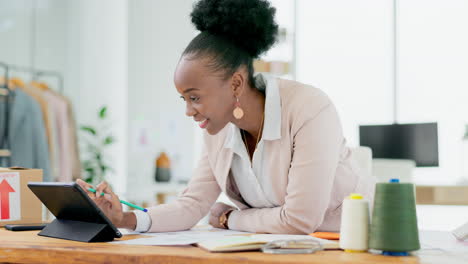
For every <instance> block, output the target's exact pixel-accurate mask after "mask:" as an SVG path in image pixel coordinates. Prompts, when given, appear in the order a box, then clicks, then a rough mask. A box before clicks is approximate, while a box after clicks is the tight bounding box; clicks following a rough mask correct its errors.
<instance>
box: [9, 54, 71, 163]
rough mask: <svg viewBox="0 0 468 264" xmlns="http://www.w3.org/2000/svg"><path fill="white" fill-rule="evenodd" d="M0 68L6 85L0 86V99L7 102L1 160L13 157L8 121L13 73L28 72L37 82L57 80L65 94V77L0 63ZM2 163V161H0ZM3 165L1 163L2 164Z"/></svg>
mask: <svg viewBox="0 0 468 264" xmlns="http://www.w3.org/2000/svg"><path fill="white" fill-rule="evenodd" d="M0 68H3V70H4V76H5V83H4V84H3V85H1V86H0V99H1V100H4V102H5V111H4V112H5V113H4V114H5V129H4V131H0V133H2V134H0V158H9V157H11V151H10V148H9V146H8V130H9V129H8V121H9V117H10V116H9V113H8V112H9V111H8V109H9V103H10V102H11V97H10V89H9V88H8V83H9V77H10V74H11V71H18V72H26V73H31V74H32V80H34V81H36V80H37V79H38V78H39V77H41V76H51V77H55V78H57V82H58V90H59V92H60V93H63V76H62V74H61V73H59V72H54V71H42V70H36V69H34V68H30V67H23V66H17V65H12V64H7V63H4V62H1V61H0ZM0 161H1V160H0ZM0 165H1V163H0Z"/></svg>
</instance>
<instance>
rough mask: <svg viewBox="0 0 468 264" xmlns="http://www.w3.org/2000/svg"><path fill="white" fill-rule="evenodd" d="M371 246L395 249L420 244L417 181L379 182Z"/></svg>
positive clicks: (380, 248)
mask: <svg viewBox="0 0 468 264" xmlns="http://www.w3.org/2000/svg"><path fill="white" fill-rule="evenodd" d="M369 248H372V249H378V250H383V251H392V252H407V251H413V250H418V249H419V248H420V245H419V235H418V222H417V218H416V203H415V198H414V185H413V184H410V183H398V182H394V183H378V184H377V186H376V188H375V197H374V210H373V214H372V222H371V226H370V237H369Z"/></svg>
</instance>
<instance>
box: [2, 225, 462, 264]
mask: <svg viewBox="0 0 468 264" xmlns="http://www.w3.org/2000/svg"><path fill="white" fill-rule="evenodd" d="M466 255H467V254H465V255H464V256H463V255H455V254H453V255H447V254H445V253H441V252H427V251H426V253H424V254H422V253H421V252H420V253H419V254H418V256H411V257H386V256H381V255H374V254H370V253H344V252H343V251H336V250H333V251H321V252H317V253H314V254H310V255H309V254H303V255H270V254H263V253H260V252H241V253H209V252H206V251H204V250H202V249H199V248H197V247H192V246H181V247H161V246H129V245H113V244H109V243H82V242H75V241H67V240H61V239H54V238H48V237H42V236H37V231H24V232H12V231H7V230H5V229H3V228H0V262H2V263H3V262H9V263H83V264H98V263H119V264H120V263H225V264H229V263H233V264H234V263H235V264H240V263H254V264H255V263H308V264H313V263H327V264H328V263H353V264H359V263H362V264H376V263H393V264H395V263H405V264H408V263H441V264H442V263H443V264H446V263H451V264H458V263H460V264H461V263H467V262H468V256H466Z"/></svg>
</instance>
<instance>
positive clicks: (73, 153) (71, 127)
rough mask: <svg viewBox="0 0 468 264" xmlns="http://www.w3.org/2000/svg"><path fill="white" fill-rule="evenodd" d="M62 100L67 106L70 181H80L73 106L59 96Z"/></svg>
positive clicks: (66, 99)
mask: <svg viewBox="0 0 468 264" xmlns="http://www.w3.org/2000/svg"><path fill="white" fill-rule="evenodd" d="M59 96H60V97H61V98H62V100H64V101H65V103H66V104H67V117H68V133H69V139H70V153H69V154H68V155H70V159H71V166H72V167H71V169H72V179H73V181H75V180H76V179H81V178H82V177H81V162H80V153H79V148H78V137H77V134H76V131H77V130H76V120H75V115H74V113H73V105H72V103H71V101H70V100H69V99H68V98H67V97H65V96H63V95H59Z"/></svg>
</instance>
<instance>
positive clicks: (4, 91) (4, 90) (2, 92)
mask: <svg viewBox="0 0 468 264" xmlns="http://www.w3.org/2000/svg"><path fill="white" fill-rule="evenodd" d="M0 67H1V68H3V70H4V72H5V83H4V84H3V85H1V86H0V96H6V95H8V94H9V91H10V90H9V89H8V73H9V67H8V64H6V63H3V62H1V61H0Z"/></svg>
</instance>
